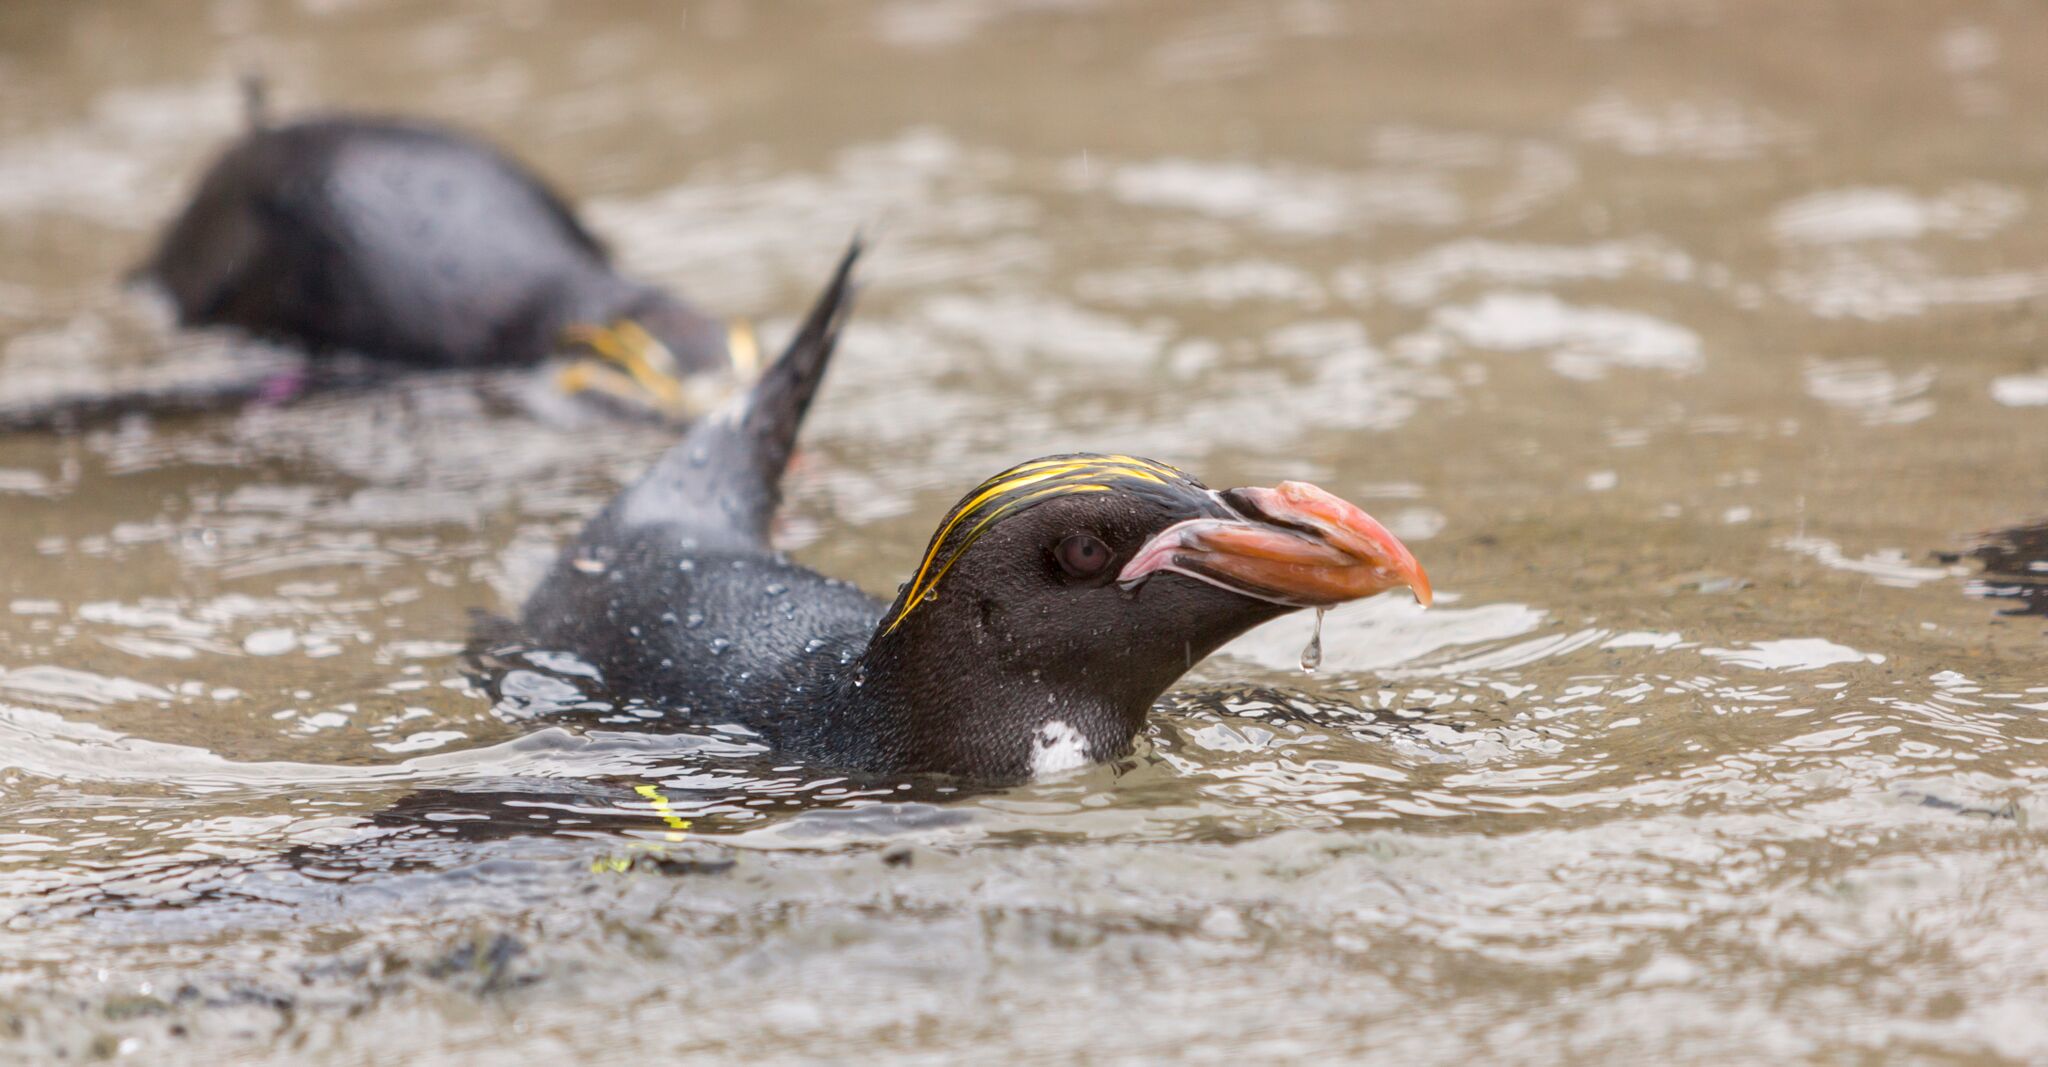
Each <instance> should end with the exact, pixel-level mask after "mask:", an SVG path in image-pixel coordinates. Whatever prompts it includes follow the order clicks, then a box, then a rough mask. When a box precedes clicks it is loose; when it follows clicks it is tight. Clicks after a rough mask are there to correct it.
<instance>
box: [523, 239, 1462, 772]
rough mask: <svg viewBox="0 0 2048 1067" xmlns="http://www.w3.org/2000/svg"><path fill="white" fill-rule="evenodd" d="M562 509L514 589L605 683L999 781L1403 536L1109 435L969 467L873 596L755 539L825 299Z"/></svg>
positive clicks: (810, 378)
mask: <svg viewBox="0 0 2048 1067" xmlns="http://www.w3.org/2000/svg"><path fill="white" fill-rule="evenodd" d="M857 251H858V249H857V248H856V249H855V250H854V251H852V252H849V253H848V255H847V258H846V260H845V261H844V262H842V263H841V265H840V267H839V271H838V274H837V276H836V277H835V278H834V279H833V282H832V284H831V286H830V287H829V288H828V289H827V290H826V293H825V295H824V296H823V297H822V298H821V299H820V300H819V302H818V304H817V306H816V307H815V308H814V309H813V310H812V312H811V314H810V316H809V318H808V320H807V321H806V322H805V324H804V326H803V328H802V330H801V332H800V333H799V334H798V336H797V338H796V340H795V341H793V342H792V343H791V344H790V347H789V349H788V350H787V351H786V352H785V353H784V355H783V356H782V357H781V359H780V360H778V361H777V362H776V363H775V364H774V365H773V366H772V367H770V368H769V369H768V371H767V372H766V373H765V374H764V375H763V376H762V378H761V380H760V381H759V382H757V383H756V384H755V386H754V388H753V391H752V392H751V394H749V395H747V396H744V397H737V398H735V399H734V401H733V402H732V403H730V404H729V405H728V407H727V408H726V409H724V410H723V411H721V412H719V413H717V414H715V415H713V416H711V417H709V418H707V419H705V420H703V421H702V422H700V423H699V424H698V425H697V426H695V427H693V428H692V430H691V431H690V433H689V435H688V436H687V437H685V439H684V440H683V441H682V443H680V444H679V445H677V446H676V447H675V448H674V449H673V450H671V451H670V452H669V453H668V454H667V455H666V456H664V457H663V458H662V459H661V460H660V461H658V462H657V463H656V464H655V466H654V468H653V469H652V470H651V471H649V472H648V473H647V474H646V475H645V476H644V477H642V478H641V479H640V481H639V482H638V483H636V484H635V485H633V486H632V487H630V488H628V489H627V490H625V491H624V492H622V493H621V494H619V496H618V497H617V498H616V499H614V500H613V501H612V502H611V504H610V505H609V506H607V507H606V508H605V510H604V511H603V512H602V513H601V514H600V515H599V516H598V517H597V518H595V519H594V520H592V521H591V523H590V524H589V526H588V527H587V528H586V529H585V530H584V531H583V533H582V535H581V536H580V537H579V538H578V539H577V541H576V542H575V543H574V544H572V545H570V546H569V547H568V548H567V549H566V550H565V551H564V552H563V554H562V556H561V558H560V559H559V560H558V562H557V563H556V565H555V567H554V569H553V570H552V571H551V572H550V573H549V575H548V576H547V578H546V579H545V580H544V581H543V582H542V584H541V586H540V587H539V588H538V589H537V590H536V591H535V592H534V594H533V595H532V597H531V598H530V599H529V600H528V602H527V604H526V607H525V610H524V613H523V630H524V632H525V637H526V639H527V640H528V641H529V642H531V643H532V644H533V645H535V646H538V647H542V648H547V649H552V650H560V651H567V652H572V653H574V654H576V655H577V656H579V657H580V658H581V659H583V660H584V661H585V662H587V663H588V664H590V665H591V666H593V667H595V668H596V669H597V670H598V672H599V673H600V675H601V677H602V684H603V687H604V689H605V690H607V691H608V692H609V694H610V695H611V696H613V697H615V698H618V699H621V700H630V701H638V702H644V703H647V704H649V705H653V706H655V707H658V708H660V709H662V710H663V711H664V712H665V713H666V714H667V715H668V716H670V717H672V719H673V720H674V721H677V722H713V723H739V724H742V725H745V726H747V727H749V728H751V729H753V730H754V731H756V732H757V733H759V734H760V735H761V736H762V737H763V739H764V740H765V741H766V742H767V743H768V744H770V745H771V746H773V748H774V749H775V750H776V751H777V752H778V753H779V754H782V755H786V756H789V757H793V758H797V759H802V760H805V761H809V762H812V763H815V764H819V765H821V766H826V767H833V768H841V769H847V770H856V771H866V772H876V773H891V774H903V773H911V774H915V773H944V774H952V775H958V776H962V777H969V778H974V779H980V780H990V781H1010V780H1017V779H1022V778H1026V777H1031V776H1033V775H1036V774H1045V773H1052V772H1057V771H1061V770H1066V769H1070V768H1073V767H1077V766H1081V765H1083V764H1086V763H1089V762H1094V761H1099V760H1105V759H1112V758H1115V757H1118V756H1120V755H1123V754H1125V753H1128V752H1129V751H1130V750H1131V746H1132V743H1133V741H1134V739H1135V738H1136V735H1137V733H1138V731H1139V730H1140V729H1141V728H1142V727H1143V725H1144V720H1145V716H1146V714H1147V713H1148V712H1149V710H1150V709H1151V706H1152V704H1153V702H1154V701H1155V700H1156V699H1157V698H1158V697H1159V696H1160V695H1161V694H1162V693H1164V692H1165V690H1166V689H1167V687H1168V686H1170V685H1171V684H1172V683H1173V682H1174V681H1175V680H1176V679H1177V678H1179V677H1180V675H1181V674H1182V673H1184V672H1185V671H1186V670H1187V669H1188V668H1189V667H1191V666H1193V665H1194V663H1195V661H1197V660H1199V659H1201V658H1202V657H1204V656H1206V655H1208V654H1209V653H1210V652H1212V651H1214V650H1215V649H1216V648H1218V647H1220V646H1221V645H1222V644H1223V643H1224V642H1225V641H1228V640H1229V639H1231V638H1232V637H1235V636H1237V635H1238V634H1240V633H1242V632H1244V631H1245V630H1247V629H1249V628H1250V627H1252V626H1254V625H1257V624H1258V623H1261V622H1264V621H1266V620H1268V619H1271V618H1274V617H1276V616H1278V615H1280V614H1283V613H1285V612H1287V611H1290V610H1293V609H1295V608H1299V607H1304V606H1327V605H1329V604H1333V603H1338V602H1341V601H1344V600H1350V599H1356V598H1358V597H1361V596H1369V595H1372V594H1373V593H1376V592H1379V591H1381V590H1383V589H1386V588H1389V587H1391V586H1394V585H1408V586H1411V587H1412V588H1414V589H1415V590H1416V592H1417V595H1418V597H1421V598H1425V599H1426V598H1427V596H1428V582H1427V578H1426V577H1424V576H1423V575H1422V572H1421V568H1420V567H1419V566H1417V565H1416V564H1415V561H1414V558H1413V557H1412V556H1410V555H1409V554H1408V552H1407V550H1406V549H1405V548H1404V547H1402V546H1401V545H1400V543H1399V542H1398V541H1397V540H1395V539H1394V538H1393V537H1392V535H1391V534H1388V533H1387V532H1386V531H1385V530H1384V529H1383V528H1381V527H1379V525H1378V524H1377V523H1374V522H1373V521H1372V520H1371V519H1370V518H1369V517H1367V516H1365V514H1364V513H1363V512H1360V511H1358V510H1357V509H1356V508H1355V507H1352V506H1351V505H1349V504H1345V503H1343V502H1342V501H1338V500H1336V499H1335V498H1333V497H1330V496H1329V495H1328V494H1326V493H1323V492H1322V491H1321V490H1318V489H1315V488H1314V487H1312V486H1304V485H1300V484H1299V483H1287V484H1286V485H1283V486H1282V487H1280V488H1279V489H1235V490H1229V491H1227V492H1222V493H1219V492H1215V491H1212V490H1210V489H1208V488H1206V487H1204V486H1202V485H1201V484H1200V483H1199V482H1196V481H1195V480H1194V479H1192V478H1190V477H1188V476H1187V475H1185V474H1182V473H1181V472H1180V471H1177V470H1175V469H1173V468H1171V467H1167V466H1165V465H1164V464H1160V463H1157V462H1154V461H1151V460H1144V459H1139V458H1137V457H1131V456H1100V455H1070V456H1054V457H1047V458H1044V459H1039V460H1034V461H1031V462H1029V463H1024V464H1020V465H1018V466H1017V467H1013V468H1011V469H1010V470H1008V471H1005V472H1003V473H1001V474H999V475H997V476H995V477H994V478H991V479H989V480H988V481H987V482H984V483H983V484H982V485H981V486H979V487H977V488H976V489H975V490H973V491H971V492H970V493H969V494H968V495H967V496H966V497H965V498H963V500H962V501H961V503H960V504H959V505H958V506H956V507H955V508H954V509H953V511H952V512H951V513H949V515H948V516H947V517H946V518H945V519H944V520H943V521H942V522H941V524H940V527H939V530H938V532H937V534H935V535H934V537H933V538H932V541H931V544H930V545H929V547H928V549H927V551H926V554H925V557H924V560H923V562H922V564H921V565H920V566H919V568H918V570H917V572H916V574H915V575H914V577H913V578H912V580H911V581H909V582H907V583H905V585H904V586H903V587H902V589H901V590H900V591H899V592H898V594H897V597H896V599H895V601H894V602H893V603H891V604H886V605H885V604H884V603H883V602H882V601H880V600H877V599H874V598H872V597H869V596H867V595H865V594H863V593H861V592H860V591H858V590H856V589H854V588H853V587H851V586H849V585H847V584H846V583H843V582H839V581H835V580H833V579H829V578H826V577H824V576H822V575H819V574H817V573H815V572H812V571H810V570H807V569H805V568H803V567H801V566H798V565H796V564H794V563H792V562H790V561H789V560H787V559H785V558H783V557H782V556H781V555H779V554H778V553H776V552H775V551H774V550H773V548H772V547H771V546H770V545H769V543H768V527H769V521H770V519H771V518H772V517H773V515H774V511H775V507H776V504H777V502H778V492H777V482H778V480H779V478H780V476H781V473H782V469H783V466H784V464H785V463H786V461H787V460H788V458H789V455H790V451H791V448H792V446H793V444H794V441H795V437H796V431H797V427H798V424H799V422H800V421H801V419H802V417H803V413H804V410H805V409H806V408H807V407H808V405H809V403H810V400H811V398H812V396H813V394H814V393H815V391H816V389H817V386H818V383H819V381H820V380H821V378H822V375H823V372H824V369H825V366H826V362H827V361H828V359H829V358H830V356H831V352H832V348H833V345H834V343H835V341H836V339H837V334H838V330H839V325H840V322H841V319H842V317H843V315H844V314H845V308H846V305H847V301H848V299H849V295H850V294H849V290H848V280H847V275H848V272H849V270H850V269H851V266H852V263H853V260H854V258H855V255H856V254H857Z"/></svg>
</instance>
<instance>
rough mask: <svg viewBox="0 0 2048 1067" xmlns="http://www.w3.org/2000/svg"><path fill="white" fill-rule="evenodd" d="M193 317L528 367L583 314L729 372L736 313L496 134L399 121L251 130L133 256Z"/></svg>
mask: <svg viewBox="0 0 2048 1067" xmlns="http://www.w3.org/2000/svg"><path fill="white" fill-rule="evenodd" d="M138 273H139V274H140V275H141V276H144V277H147V278H150V279H153V280H155V281H156V282H158V283H159V284H161V285H162V286H163V288H164V289H165V290H166V291H168V293H169V294H170V296H171V298H172V300H173V301H174V302H175V303H176V305H177V309H178V314H179V317H180V320H181V321H182V322H184V323H185V324H187V325H227V326H234V327H239V328H241V329H243V330H245V331H247V332H249V333H252V334H255V335H258V336H262V337H265V338H270V339H275V340H282V341H287V342H291V343H295V344H297V345H300V346H302V347H304V348H305V349H306V350H307V351H308V352H309V354H311V355H312V356H314V357H316V358H317V357H320V356H324V355H326V354H329V353H331V352H334V351H337V350H348V351H351V352H354V353H357V354H359V355H361V356H364V357H366V358H368V359H371V360H376V361H384V362H389V363H394V364H398V365H403V366H411V367H420V368H482V367H503V366H525V365H530V364H535V363H538V362H540V361H542V360H543V359H544V358H546V357H548V356H550V355H551V354H554V353H556V352H558V351H560V350H561V348H562V345H563V337H564V331H565V330H568V329H569V328H570V327H572V326H578V325H585V326H589V327H602V326H605V325H607V324H611V323H614V322H617V321H619V320H626V321H630V322H633V323H636V324H637V325H638V326H639V327H640V328H641V329H643V330H644V331H645V333H646V334H647V335H650V336H651V337H652V338H654V339H655V340H657V341H659V342H660V343H661V344H662V345H664V346H666V348H667V351H668V353H669V354H671V355H672V357H673V358H672V359H670V360H665V362H668V363H670V364H672V365H671V366H666V367H663V368H661V369H662V370H663V371H664V372H665V373H667V374H669V375H671V376H683V375H689V374H692V373H696V372H704V371H723V370H725V369H727V367H728V365H729V357H728V352H727V338H728V332H727V328H726V326H725V325H724V324H723V323H720V322H718V321H716V320H713V319H711V318H709V317H707V316H705V315H703V314H701V313H699V312H697V311H696V310H694V309H692V308H690V307H689V306H688V305H686V304H684V303H683V302H681V301H680V300H678V299H676V298H675V297H673V296H671V295H669V294H667V293H666V292H663V291H662V290H660V289H658V288H656V287H654V286H651V285H647V284H643V283H639V282H635V281H632V280H630V279H627V278H624V277H621V276H620V275H619V274H618V273H617V272H616V271H615V270H614V269H613V267H612V263H611V260H610V257H609V255H608V254H607V252H606V250H605V248H604V247H603V245H601V244H600V243H599V242H598V241H597V240H596V239H595V238H594V237H592V236H591V234H590V233H589V231H588V230H586V229H585V228H584V227H583V225H582V224H581V223H580V222H579V221H578V220H577V218H576V216H575V214H574V213H573V212H572V211H571V209H570V208H569V206H568V205H567V204H566V203H565V202H564V201H563V200H562V198H561V197H560V196H558V195H556V194H555V192H554V191H553V190H551V189H550V188H548V186H547V185H546V184H545V183H543V182H542V181H541V180H540V179H539V178H538V177H536V176H535V175H534V174H533V173H532V172H531V171H529V170H527V169H526V168H524V167H522V166H521V165H520V164H519V163H518V162H517V161H515V160H513V159H511V158H510V157H508V156H506V155H505V154H504V153H502V152H500V151H498V150H497V149H495V148H493V147H491V146H490V145H488V144H485V143H483V142H481V141H479V140H477V139H475V138H472V137H469V136H467V135H465V134H461V133H458V132H454V131H451V130H448V129H444V128H441V127H438V126H432V125H428V124H424V123H417V122H407V121H400V120H395V119H379V118H362V117H331V118H317V119H310V120H306V121H300V122H293V123H290V124H286V125H280V126H274V127H265V126H262V125H260V123H259V124H256V125H255V128H253V129H251V130H250V132H249V133H247V134H246V135H245V136H243V137H242V138H241V139H240V140H238V141H237V142H236V143H234V144H233V145H231V146H229V148H228V149H227V150H226V151H225V152H224V153H223V154H222V155H221V156H220V158H219V159H218V160H217V161H216V162H215V163H214V164H213V166H212V167H211V168H210V169H209V170H208V171H207V173H206V175H205V177H204V178H203V179H202V180H201V182H200V184H199V188H198V190H197V192H196V193H195V194H194V195H193V197H192V200H191V201H190V203H189V204H188V205H187V206H186V207H185V209H184V211H183V212H182V213H181V214H180V215H179V216H178V218H177V219H176V220H175V221H174V222H173V223H172V224H171V225H170V227H169V228H168V229H167V230H166V231H165V233H164V235H163V237H162V239H161V241H160V243H159V245H158V247H157V249H156V251H155V252H154V254H153V255H152V256H151V257H150V259H149V260H148V261H147V262H146V263H145V264H144V265H143V266H142V267H141V268H140V269H139V271H138Z"/></svg>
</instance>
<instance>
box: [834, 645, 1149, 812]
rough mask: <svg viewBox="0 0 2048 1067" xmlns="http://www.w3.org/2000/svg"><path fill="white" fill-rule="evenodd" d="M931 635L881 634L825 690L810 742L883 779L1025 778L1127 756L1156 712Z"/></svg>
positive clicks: (1143, 704) (1142, 703)
mask: <svg viewBox="0 0 2048 1067" xmlns="http://www.w3.org/2000/svg"><path fill="white" fill-rule="evenodd" d="M928 638H929V635H928V634H925V633H923V632H922V630H921V629H910V628H905V629H902V630H898V631H894V632H877V634H876V635H875V636H874V637H872V638H871V639H870V640H869V642H868V645H867V647H866V648H865V649H863V650H862V652H861V653H860V655H858V656H856V657H855V658H854V659H853V660H852V661H851V662H850V663H848V664H846V665H845V666H844V667H843V668H842V669H841V671H840V673H839V675H838V676H837V677H836V678H835V679H834V680H833V682H832V684H830V685H829V686H826V687H824V692H823V699H822V701H821V703H822V704H823V706H822V707H821V708H818V709H816V719H815V721H816V722H817V724H818V730H817V732H816V733H815V734H814V735H813V738H814V740H815V741H816V742H817V743H818V744H823V745H829V746H830V747H831V748H832V749H833V751H832V752H831V753H830V755H831V756H833V757H836V758H838V759H840V760H845V761H847V762H850V763H853V764H856V765H858V766H859V767H861V768H862V769H865V770H870V771H874V772H877V773H891V774H926V773H937V774H952V775H958V776H961V777H965V778H974V779H980V780H986V781H1019V780H1024V779H1028V778H1031V777H1034V776H1037V775H1039V774H1043V773H1046V772H1047V771H1048V770H1066V769H1071V768H1072V767H1076V766H1080V765H1082V764H1086V763H1092V762H1097V761H1100V760H1104V759H1113V758H1116V757H1119V756H1122V755H1125V754H1127V753H1128V752H1129V751H1130V748H1131V742H1132V740H1133V738H1134V737H1135V736H1136V735H1137V733H1138V731H1139V730H1140V729H1141V728H1142V727H1143V726H1144V721H1145V715H1146V713H1147V712H1148V711H1149V710H1150V706H1151V702H1150V700H1143V701H1136V702H1131V703H1132V706H1129V707H1123V706H1116V705H1115V704H1114V703H1113V702H1110V701H1106V700H1101V699H1098V698H1095V697H1093V696H1092V695H1090V694H1087V693H1083V692H1076V691H1073V690H1072V689H1071V688H1070V687H1063V686H1060V685H1057V684H1055V683H1054V682H1053V681H1052V680H1051V679H1050V678H1048V677H1047V676H1046V675H1045V674H1044V673H1043V672H1039V671H1035V670H1029V669H1023V670H1020V669H1018V668H1016V667H1015V666H1014V665H1007V664H1004V663H1002V662H1000V661H999V660H995V659H992V658H989V657H984V656H979V655H976V654H975V653H974V651H973V650H972V649H967V650H957V649H954V648H952V647H951V646H950V645H949V644H947V643H945V642H933V641H930V640H929V639H928ZM1155 695H1156V694H1155Z"/></svg>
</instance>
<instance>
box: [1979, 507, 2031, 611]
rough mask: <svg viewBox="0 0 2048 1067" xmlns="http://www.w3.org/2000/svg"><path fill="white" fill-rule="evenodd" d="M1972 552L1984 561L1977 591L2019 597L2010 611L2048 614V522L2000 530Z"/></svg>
mask: <svg viewBox="0 0 2048 1067" xmlns="http://www.w3.org/2000/svg"><path fill="white" fill-rule="evenodd" d="M1970 555H1971V556H1973V557H1975V558H1976V559H1977V560H1978V562H1980V563H1982V564H1984V570H1983V571H1982V572H1980V573H1979V574H1978V575H1977V577H1975V578H1974V579H1972V580H1971V582H1970V587H1969V588H1970V592H1971V593H1972V594H1973V595H1975V596H1983V597H1993V598H1996V599H1999V600H2011V601H2015V603H2014V604H2012V605H2011V606H2010V607H2009V608H2007V609H2006V610H2005V612H2004V614H2007V615H2048V523H2034V524H2032V525H2028V526H2015V527H2013V528H2012V529H2009V530H1999V531H1998V532H1996V533H1993V534H1990V535H1988V536H1986V537H1985V539H1984V543H1983V544H1981V545H1978V546H1977V547H1976V548H1973V549H1971V550H1970Z"/></svg>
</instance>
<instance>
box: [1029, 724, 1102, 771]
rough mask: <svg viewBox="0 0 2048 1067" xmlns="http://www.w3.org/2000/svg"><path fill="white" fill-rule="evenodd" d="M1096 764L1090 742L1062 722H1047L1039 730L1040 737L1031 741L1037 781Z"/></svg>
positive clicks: (1033, 769)
mask: <svg viewBox="0 0 2048 1067" xmlns="http://www.w3.org/2000/svg"><path fill="white" fill-rule="evenodd" d="M1093 762H1094V761H1093V760H1091V759H1089V758H1088V742H1087V740H1086V739H1085V738H1083V737H1082V736H1081V731H1079V730H1076V729H1074V728H1073V726H1071V725H1069V724H1068V723H1066V722H1063V721H1061V720H1059V719H1050V720H1047V722H1046V724H1045V725H1044V726H1041V727H1039V728H1038V736H1036V737H1034V738H1032V739H1031V776H1032V777H1033V778H1045V777H1048V776H1051V775H1055V774H1062V773H1064V772H1067V771H1071V770H1075V769H1077V768H1081V767H1086V766H1088V765H1089V764H1090V763H1093Z"/></svg>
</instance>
